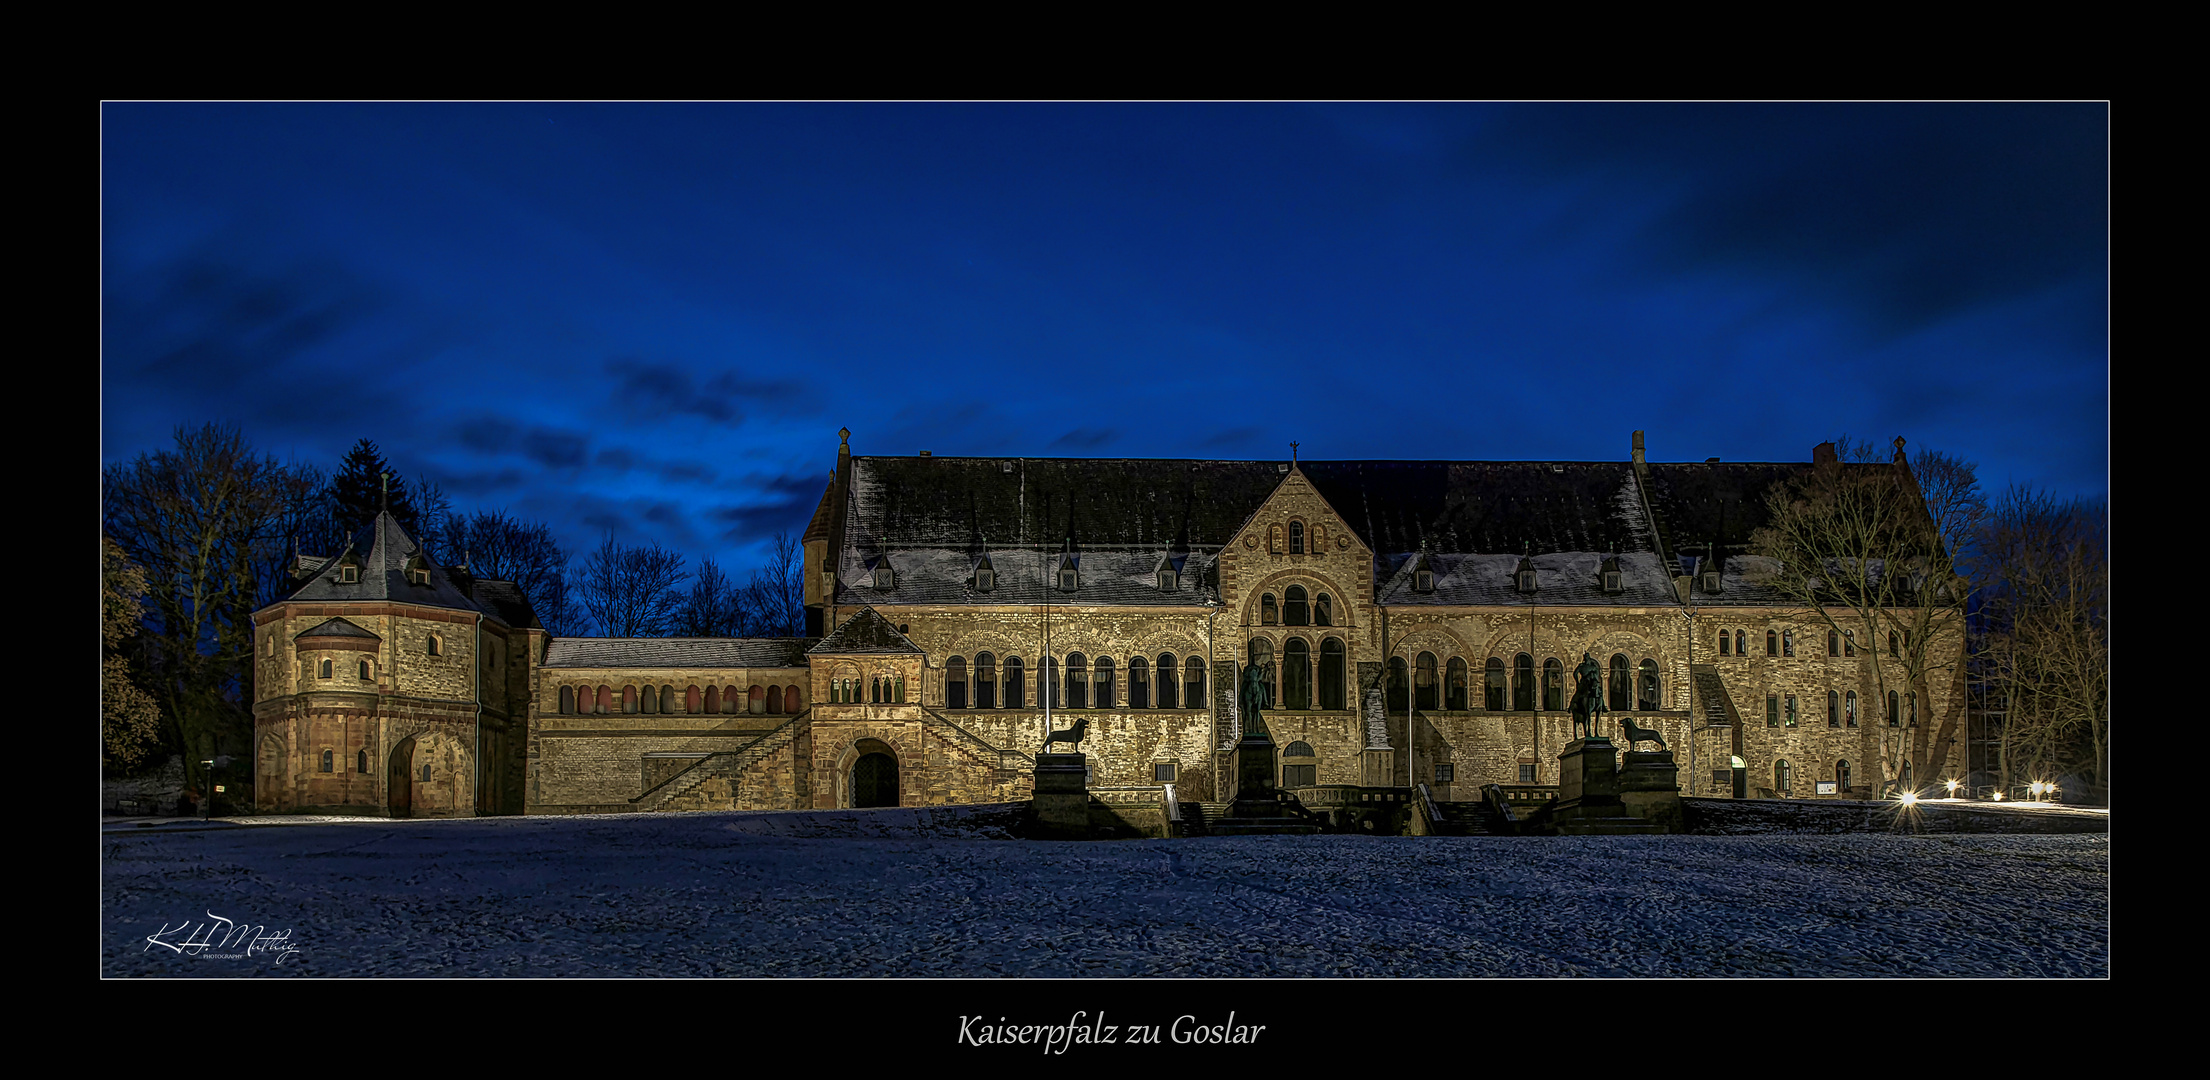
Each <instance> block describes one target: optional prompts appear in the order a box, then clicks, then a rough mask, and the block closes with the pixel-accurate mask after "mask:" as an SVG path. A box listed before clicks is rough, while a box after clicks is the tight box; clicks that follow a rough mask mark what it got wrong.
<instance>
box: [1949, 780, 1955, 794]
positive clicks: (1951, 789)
mask: <svg viewBox="0 0 2210 1080" xmlns="http://www.w3.org/2000/svg"><path fill="white" fill-rule="evenodd" d="M1949 794H1950V795H1951V796H1952V797H1954V796H1955V795H1956V794H1957V782H1956V781H1955V780H1951V781H1949Z"/></svg>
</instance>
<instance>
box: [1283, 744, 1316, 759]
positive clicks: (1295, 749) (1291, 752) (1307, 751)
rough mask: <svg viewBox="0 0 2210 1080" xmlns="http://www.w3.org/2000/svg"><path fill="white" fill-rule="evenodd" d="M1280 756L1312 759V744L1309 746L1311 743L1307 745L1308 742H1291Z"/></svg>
mask: <svg viewBox="0 0 2210 1080" xmlns="http://www.w3.org/2000/svg"><path fill="white" fill-rule="evenodd" d="M1281 756H1283V757H1312V756H1313V753H1312V744H1311V743H1308V742H1301V741H1300V742H1293V743H1290V744H1289V746H1288V747H1287V748H1286V749H1284V750H1283V751H1282V752H1281Z"/></svg>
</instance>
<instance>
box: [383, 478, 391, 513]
mask: <svg viewBox="0 0 2210 1080" xmlns="http://www.w3.org/2000/svg"><path fill="white" fill-rule="evenodd" d="M383 477H384V507H383V509H384V512H385V513H387V514H388V513H390V512H391V474H390V473H384V474H383Z"/></svg>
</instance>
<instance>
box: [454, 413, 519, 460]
mask: <svg viewBox="0 0 2210 1080" xmlns="http://www.w3.org/2000/svg"><path fill="white" fill-rule="evenodd" d="M458 427H459V431H458V432H457V434H458V435H459V437H460V444H461V445H462V446H465V447H467V448H469V449H470V450H475V451H477V452H479V453H485V454H497V453H503V452H505V451H506V450H507V448H509V447H511V446H513V445H514V436H515V427H514V425H513V424H510V423H508V422H506V421H504V420H501V419H499V418H498V417H496V416H479V417H476V418H474V419H472V420H464V421H462V422H461V423H460V424H459V425H458Z"/></svg>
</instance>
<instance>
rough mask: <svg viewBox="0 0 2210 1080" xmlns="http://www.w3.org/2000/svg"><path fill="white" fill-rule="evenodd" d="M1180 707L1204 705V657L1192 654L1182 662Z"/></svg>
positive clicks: (1191, 707)
mask: <svg viewBox="0 0 2210 1080" xmlns="http://www.w3.org/2000/svg"><path fill="white" fill-rule="evenodd" d="M1182 707H1183V708H1185V709H1202V708H1204V707H1205V658H1204V657H1202V656H1192V657H1190V658H1189V660H1188V661H1186V662H1184V663H1183V664H1182Z"/></svg>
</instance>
